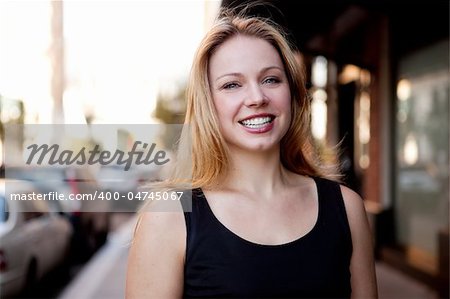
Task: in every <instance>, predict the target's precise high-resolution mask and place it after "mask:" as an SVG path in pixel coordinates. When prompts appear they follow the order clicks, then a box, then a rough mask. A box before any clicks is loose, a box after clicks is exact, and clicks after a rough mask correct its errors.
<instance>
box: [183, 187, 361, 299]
mask: <svg viewBox="0 0 450 299" xmlns="http://www.w3.org/2000/svg"><path fill="white" fill-rule="evenodd" d="M314 180H315V183H316V186H317V191H318V207H319V209H318V210H319V211H318V218H317V222H316V224H315V226H314V227H313V228H312V230H311V231H310V232H309V233H307V234H306V235H304V236H302V237H301V238H299V239H297V240H295V241H292V242H289V243H285V244H281V245H262V244H256V243H253V242H250V241H248V240H245V239H243V238H241V237H239V236H238V235H236V234H234V233H233V232H231V231H230V230H229V229H227V228H226V227H225V226H224V225H223V224H222V223H221V222H219V220H218V219H217V218H216V217H215V215H214V214H213V212H212V210H211V208H210V207H209V204H208V202H207V200H206V199H205V196H204V194H203V192H202V190H201V189H195V190H193V192H192V212H185V213H184V214H185V220H186V228H187V244H186V260H185V268H184V294H183V297H184V298H220V297H222V298H223V297H227V298H255V297H258V298H262V297H264V298H283V297H284V298H349V297H350V294H351V286H350V270H349V266H350V258H351V255H352V240H351V234H350V228H349V224H348V220H347V215H346V212H345V206H344V202H343V199H342V194H341V191H340V187H339V184H338V183H335V182H333V181H330V180H326V179H322V178H314Z"/></svg>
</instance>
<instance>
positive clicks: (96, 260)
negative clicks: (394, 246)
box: [58, 213, 438, 299]
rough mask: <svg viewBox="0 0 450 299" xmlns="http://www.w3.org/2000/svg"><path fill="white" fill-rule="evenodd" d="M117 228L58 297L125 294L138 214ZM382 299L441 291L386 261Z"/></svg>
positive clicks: (426, 297)
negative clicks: (127, 268)
mask: <svg viewBox="0 0 450 299" xmlns="http://www.w3.org/2000/svg"><path fill="white" fill-rule="evenodd" d="M114 218H115V219H114V221H115V225H116V227H115V229H114V230H113V231H112V233H111V234H110V235H109V237H108V241H107V243H106V244H105V245H104V246H103V248H101V249H100V250H99V251H98V252H97V253H96V255H95V256H94V257H93V258H92V259H91V260H90V262H89V263H88V264H86V266H85V267H84V268H83V269H82V270H81V271H80V272H79V273H78V275H77V276H76V277H75V278H74V279H73V281H72V282H71V283H70V284H69V285H67V287H66V288H65V289H64V290H63V291H62V292H61V293H60V295H59V296H58V299H79V298H84V299H115V298H124V297H125V279H126V267H127V257H128V248H129V245H130V241H131V237H132V233H133V229H134V225H135V221H136V218H135V214H133V213H119V214H117V215H115V217H114ZM376 267H377V268H376V270H377V278H378V292H379V298H380V299H401V298H405V299H406V298H408V299H437V298H438V295H437V294H436V293H435V292H434V291H432V290H431V289H429V288H428V287H426V286H425V285H423V284H421V283H420V282H417V281H415V280H413V279H411V278H410V277H408V276H406V275H405V274H403V273H401V272H399V271H398V270H396V269H393V268H392V267H391V266H389V265H386V264H384V263H382V262H378V263H377V265H376Z"/></svg>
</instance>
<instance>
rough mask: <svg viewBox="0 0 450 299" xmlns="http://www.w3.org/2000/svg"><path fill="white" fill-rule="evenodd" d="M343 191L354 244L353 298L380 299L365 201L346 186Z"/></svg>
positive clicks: (352, 262)
mask: <svg viewBox="0 0 450 299" xmlns="http://www.w3.org/2000/svg"><path fill="white" fill-rule="evenodd" d="M341 191H342V195H343V197H344V203H345V209H346V211H347V218H348V222H349V225H350V231H351V234H352V243H353V254H352V258H351V262H350V271H351V275H352V277H351V285H352V298H378V294H377V282H376V276H375V263H374V257H373V245H372V233H371V230H370V227H369V222H368V221H367V215H366V211H365V208H364V203H363V200H362V199H361V197H360V196H359V195H358V194H357V193H355V192H354V191H352V190H351V189H349V188H347V187H345V186H341Z"/></svg>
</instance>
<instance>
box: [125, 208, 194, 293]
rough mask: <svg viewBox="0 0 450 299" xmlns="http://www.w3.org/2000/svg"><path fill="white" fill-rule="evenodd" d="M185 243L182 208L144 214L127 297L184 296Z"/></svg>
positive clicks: (137, 231)
mask: <svg viewBox="0 0 450 299" xmlns="http://www.w3.org/2000/svg"><path fill="white" fill-rule="evenodd" d="M185 240H186V225H185V221H184V214H183V212H182V208H181V207H180V208H179V210H172V211H160V210H158V211H155V210H153V211H149V210H144V211H142V212H141V213H140V215H139V218H138V222H137V225H136V228H135V232H134V236H133V240H132V243H131V248H130V252H129V257H128V269H127V282H126V297H127V298H143V297H149V296H150V295H152V296H155V298H157V297H160V298H162V297H164V298H176V297H180V296H181V292H182V285H183V283H182V281H183V267H184V253H185V248H186V241H185Z"/></svg>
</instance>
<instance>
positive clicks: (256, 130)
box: [242, 121, 274, 134]
mask: <svg viewBox="0 0 450 299" xmlns="http://www.w3.org/2000/svg"><path fill="white" fill-rule="evenodd" d="M273 123H274V121H272V122H270V123H268V124H265V125H264V126H262V127H259V128H249V127H246V126H244V125H242V127H243V128H244V129H245V131H247V132H249V133H251V134H262V133H266V132H269V131H270V130H272V129H273Z"/></svg>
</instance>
